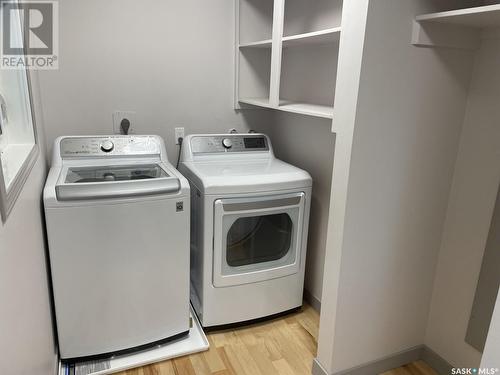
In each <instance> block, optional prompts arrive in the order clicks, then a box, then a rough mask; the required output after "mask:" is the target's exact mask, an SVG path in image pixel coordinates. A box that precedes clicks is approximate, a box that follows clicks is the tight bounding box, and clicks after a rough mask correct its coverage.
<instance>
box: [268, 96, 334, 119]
mask: <svg viewBox="0 0 500 375" xmlns="http://www.w3.org/2000/svg"><path fill="white" fill-rule="evenodd" d="M278 109H279V110H281V111H286V112H293V113H300V114H303V115H308V116H315V117H323V118H329V119H333V107H329V106H326V105H318V104H310V103H300V102H292V101H287V100H283V101H280V105H279V107H278Z"/></svg>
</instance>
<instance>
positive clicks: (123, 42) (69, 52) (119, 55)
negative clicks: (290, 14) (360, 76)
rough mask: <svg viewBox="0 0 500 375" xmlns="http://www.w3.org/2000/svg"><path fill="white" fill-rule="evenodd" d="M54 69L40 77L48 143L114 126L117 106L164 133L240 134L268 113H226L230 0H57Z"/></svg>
mask: <svg viewBox="0 0 500 375" xmlns="http://www.w3.org/2000/svg"><path fill="white" fill-rule="evenodd" d="M59 8H60V9H59V10H60V15H59V19H60V28H59V30H60V31H59V32H60V59H59V67H60V69H59V70H57V71H45V72H42V73H41V74H40V76H41V86H42V93H43V103H44V109H45V113H46V134H47V142H48V145H49V147H48V148H49V150H50V149H51V147H52V142H53V140H54V138H55V137H57V136H59V135H71V134H107V133H111V132H112V113H113V111H115V110H131V111H136V112H137V118H138V125H137V127H136V132H137V133H142V134H144V133H155V134H159V135H161V136H162V137H164V138H166V139H167V149H168V154H169V158H170V159H171V161H175V159H176V158H177V155H176V151H177V150H176V148H175V147H174V127H176V126H184V127H185V128H186V133H194V132H227V130H228V129H229V128H231V127H236V128H238V129H239V130H240V131H242V130H246V129H248V128H249V127H250V128H252V127H256V126H257V125H260V124H261V123H262V122H264V121H266V120H267V119H268V118H269V117H268V116H267V115H265V114H263V113H265V111H260V110H253V111H246V112H245V114H244V115H242V114H240V113H235V111H234V110H233V77H234V74H233V69H234V63H233V59H234V52H233V47H234V41H233V39H234V4H233V1H232V0H215V1H200V0H185V1H173V0H168V1H155V0H143V1H136V0H106V1H102V0H85V1H81V0H64V1H60V3H59Z"/></svg>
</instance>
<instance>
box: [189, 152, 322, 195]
mask: <svg viewBox="0 0 500 375" xmlns="http://www.w3.org/2000/svg"><path fill="white" fill-rule="evenodd" d="M181 172H182V173H184V175H185V176H186V177H188V178H189V179H191V180H193V182H194V183H195V185H197V186H198V188H199V189H201V190H202V191H203V193H205V194H226V193H229V194H237V193H247V192H264V191H273V190H286V189H302V188H305V187H309V186H311V185H312V179H311V176H310V175H309V173H307V172H306V171H304V170H302V169H300V168H297V167H294V166H293V165H290V164H288V163H285V162H283V161H281V160H279V159H270V160H269V159H268V160H265V159H264V160H255V161H237V162H236V161H231V162H219V161H217V162H216V161H209V162H208V161H207V162H188V163H183V164H182V169H181Z"/></svg>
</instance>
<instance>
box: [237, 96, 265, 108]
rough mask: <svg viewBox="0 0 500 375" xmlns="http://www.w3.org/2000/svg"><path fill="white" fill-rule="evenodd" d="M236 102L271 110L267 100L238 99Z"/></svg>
mask: <svg viewBox="0 0 500 375" xmlns="http://www.w3.org/2000/svg"><path fill="white" fill-rule="evenodd" d="M238 101H239V102H240V103H242V104H248V105H253V106H256V107H264V108H272V106H271V104H270V103H269V98H240V99H239V100H238Z"/></svg>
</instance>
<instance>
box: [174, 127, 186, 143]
mask: <svg viewBox="0 0 500 375" xmlns="http://www.w3.org/2000/svg"><path fill="white" fill-rule="evenodd" d="M179 138H182V139H184V128H175V144H176V145H178V144H179Z"/></svg>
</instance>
